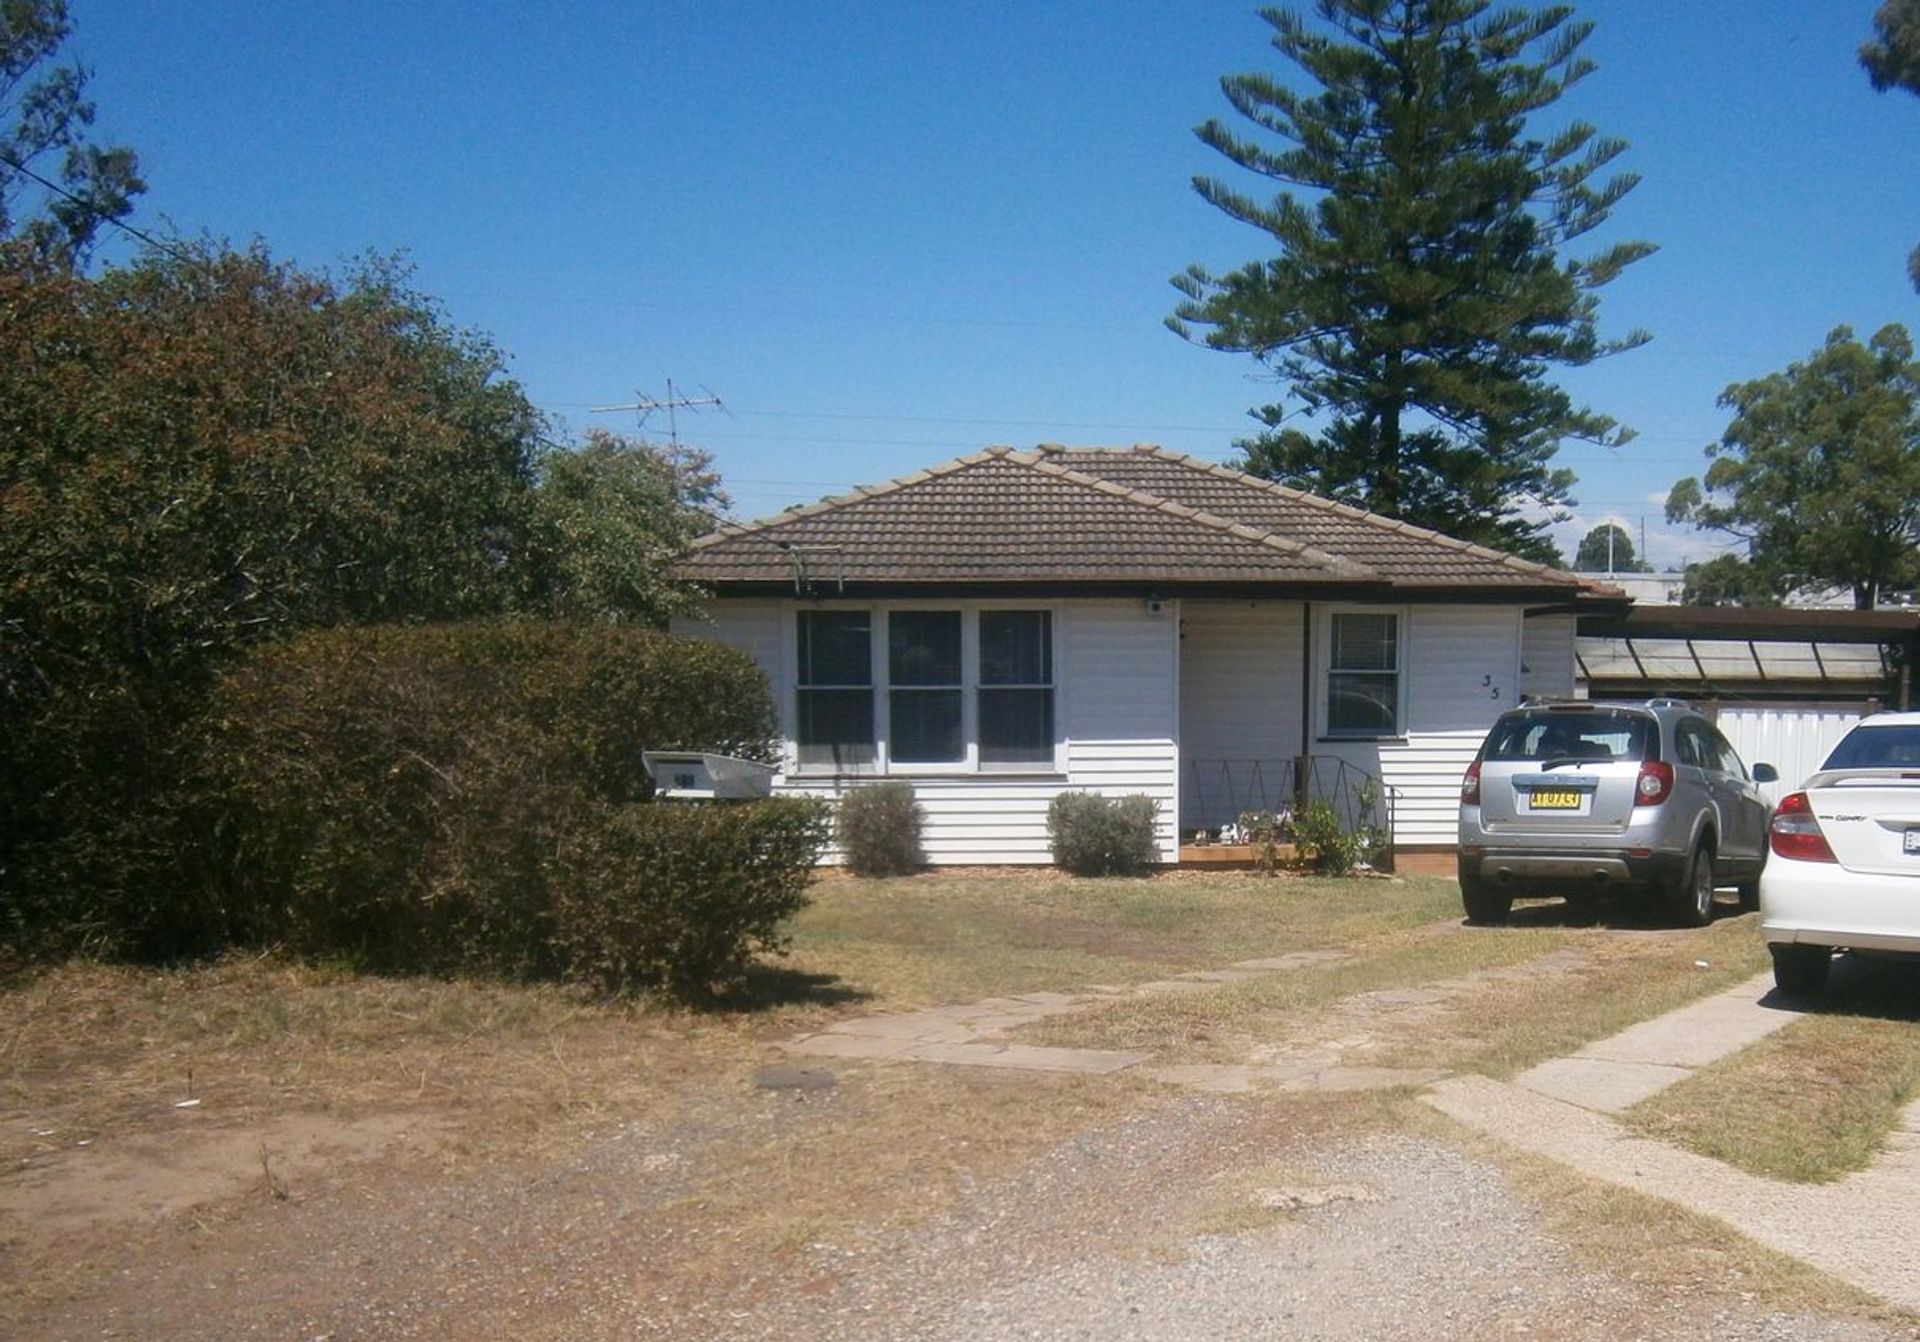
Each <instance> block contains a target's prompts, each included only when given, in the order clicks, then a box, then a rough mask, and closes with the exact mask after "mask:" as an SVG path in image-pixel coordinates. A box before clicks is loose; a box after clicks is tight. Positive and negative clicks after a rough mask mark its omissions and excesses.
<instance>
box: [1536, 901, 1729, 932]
mask: <svg viewBox="0 0 1920 1342" xmlns="http://www.w3.org/2000/svg"><path fill="white" fill-rule="evenodd" d="M1741 916H1743V914H1742V911H1741V909H1740V907H1739V906H1738V905H1737V904H1734V903H1733V902H1732V901H1731V900H1730V899H1722V900H1720V901H1719V902H1717V903H1716V904H1715V905H1714V909H1713V921H1714V922H1715V923H1719V922H1723V921H1725V920H1726V919H1729V918H1739V917H1741ZM1508 921H1509V922H1510V923H1511V924H1512V925H1513V926H1515V927H1601V928H1608V929H1611V930H1613V931H1616V932H1686V931H1692V930H1695V929H1692V928H1688V927H1687V926H1686V925H1685V924H1684V923H1682V922H1681V920H1680V913H1679V910H1678V909H1677V908H1676V907H1675V906H1674V905H1673V904H1672V903H1671V902H1669V901H1666V900H1661V899H1658V898H1655V897H1652V896H1647V895H1631V894H1630V895H1601V896H1588V897H1587V898H1586V899H1548V900H1543V901H1540V902H1538V903H1526V904H1516V905H1515V906H1514V909H1513V913H1512V915H1511V917H1510V918H1509V919H1508Z"/></svg>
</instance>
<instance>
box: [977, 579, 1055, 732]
mask: <svg viewBox="0 0 1920 1342" xmlns="http://www.w3.org/2000/svg"><path fill="white" fill-rule="evenodd" d="M980 762H981V763H982V764H1051V763H1052V762H1053V613H1052V612H1051V611H1044V610H989V611H982V612H981V613H980Z"/></svg>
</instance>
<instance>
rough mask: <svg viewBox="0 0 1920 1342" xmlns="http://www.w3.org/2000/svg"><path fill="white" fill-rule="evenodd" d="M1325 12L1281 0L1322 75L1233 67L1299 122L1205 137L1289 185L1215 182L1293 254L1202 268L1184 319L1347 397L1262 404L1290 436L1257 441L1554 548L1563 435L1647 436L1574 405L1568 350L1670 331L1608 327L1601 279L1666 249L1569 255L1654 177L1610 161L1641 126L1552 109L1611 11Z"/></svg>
mask: <svg viewBox="0 0 1920 1342" xmlns="http://www.w3.org/2000/svg"><path fill="white" fill-rule="evenodd" d="M1315 10H1316V12H1317V13H1318V15H1319V17H1320V19H1321V21H1322V24H1321V26H1320V27H1317V28H1316V27H1310V26H1309V25H1308V23H1307V22H1306V21H1304V20H1303V19H1302V18H1301V16H1300V15H1299V14H1298V13H1297V12H1295V11H1293V10H1287V9H1269V10H1264V11H1262V17H1263V18H1264V19H1265V20H1266V21H1267V23H1268V24H1270V25H1271V26H1272V28H1273V30H1274V36H1273V39H1272V43H1273V46H1274V47H1275V48H1276V49H1277V50H1278V51H1279V52H1280V54H1281V55H1282V56H1284V57H1285V58H1286V59H1287V60H1288V61H1289V62H1291V63H1292V64H1293V65H1294V66H1296V67H1298V69H1299V71H1300V72H1301V74H1302V75H1304V77H1305V80H1306V81H1307V83H1308V84H1309V85H1310V86H1311V88H1312V89H1313V90H1314V91H1312V92H1303V91H1301V90H1300V89H1299V88H1295V87H1290V86H1288V85H1287V84H1285V83H1283V82H1281V81H1280V80H1278V79H1276V78H1274V77H1272V76H1269V75H1267V74H1263V73H1254V74H1242V75H1233V76H1229V77H1227V78H1225V79H1223V80H1222V81H1221V84H1222V88H1223V89H1224V90H1225V93H1226V96H1227V100H1228V102H1230V103H1231V104H1232V105H1233V107H1234V110H1235V111H1237V112H1238V113H1240V115H1241V116H1243V117H1245V118H1246V119H1247V120H1248V121H1250V122H1252V123H1253V125H1254V126H1255V127H1257V128H1258V129H1259V130H1260V131H1261V132H1264V133H1265V135H1266V136H1271V137H1273V138H1275V139H1277V140H1278V141H1280V142H1281V143H1280V144H1278V145H1276V146H1274V147H1271V148H1270V147H1268V145H1267V144H1266V143H1263V142H1262V140H1261V139H1255V138H1243V137H1242V136H1240V135H1238V134H1236V133H1235V132H1234V131H1232V130H1230V129H1229V128H1228V127H1227V126H1225V125H1224V124H1222V123H1221V122H1219V121H1217V120H1216V121H1209V122H1207V123H1206V124H1204V125H1202V126H1201V127H1199V129H1198V132H1197V133H1198V135H1199V136H1200V139H1201V140H1202V141H1203V142H1205V143H1206V144H1208V145H1210V146H1211V147H1212V148H1214V149H1216V150H1218V151H1219V152H1220V153H1221V154H1223V155H1225V156H1226V157H1227V158H1228V159H1229V160H1231V161H1232V162H1233V163H1234V164H1236V165H1237V166H1239V167H1241V168H1244V169H1247V170H1248V171H1251V172H1253V173H1256V174H1258V175H1260V176H1261V177H1264V178H1267V179H1270V180H1272V181H1275V182H1278V183H1280V184H1281V185H1282V188H1283V189H1281V190H1280V191H1279V192H1278V193H1277V194H1276V195H1275V196H1274V197H1273V198H1272V199H1271V200H1259V199H1255V198H1254V197H1253V196H1251V195H1248V194H1245V193H1243V192H1242V191H1241V190H1240V189H1239V188H1238V187H1235V186H1232V185H1230V184H1228V183H1226V182H1223V181H1220V180H1217V179H1214V178H1210V177H1199V178H1196V179H1195V181H1194V185H1195V187H1196V189H1197V190H1198V191H1199V193H1200V194H1201V196H1202V197H1204V198H1205V199H1206V200H1207V201H1209V202H1210V203H1212V204H1213V205H1215V206H1217V207H1218V208H1219V209H1221V210H1222V211H1224V212H1225V213H1226V214H1227V215H1229V216H1230V217H1232V218H1234V219H1237V220H1240V221H1241V222H1243V223H1247V224H1250V225H1252V226H1254V227H1255V228H1258V229H1260V230H1262V231H1263V232H1265V233H1267V234H1269V235H1271V237H1272V238H1273V240H1274V241H1275V242H1276V243H1277V244H1278V247H1279V251H1278V254H1277V255H1275V256H1273V257H1271V258H1269V259H1261V260H1256V261H1253V262H1250V263H1248V264H1247V265H1245V266H1242V267H1241V268H1240V269H1238V270H1235V271H1232V272H1230V273H1228V274H1224V275H1217V274H1214V273H1212V272H1211V271H1209V270H1207V269H1205V268H1204V267H1201V266H1198V265H1195V266H1192V267H1190V268H1189V269H1188V270H1187V272H1186V273H1185V274H1184V275H1181V276H1179V277H1176V279H1175V280H1174V284H1175V286H1176V287H1177V288H1178V289H1179V290H1180V291H1181V292H1182V293H1183V294H1184V295H1186V298H1185V301H1184V302H1182V303H1180V304H1179V305H1178V306H1177V307H1176V309H1175V311H1174V314H1173V316H1172V317H1170V318H1169V319H1168V324H1169V325H1170V326H1171V327H1172V328H1173V329H1174V330H1175V331H1176V332H1178V333H1180V334H1181V335H1183V336H1187V337H1188V338H1190V339H1192V338H1199V339H1202V340H1203V341H1204V343H1205V344H1206V345H1207V346H1209V347H1210V348H1213V349H1221V350H1232V351H1239V352H1244V353H1251V354H1252V355H1254V356H1255V358H1257V359H1258V360H1259V361H1260V362H1261V363H1262V364H1263V365H1265V366H1266V367H1267V368H1269V369H1271V370H1272V371H1273V372H1274V373H1275V374H1276V375H1277V377H1278V379H1279V380H1280V381H1282V382H1284V383H1285V384H1287V386H1288V389H1289V391H1290V393H1291V397H1292V401H1293V402H1294V403H1295V405H1296V406H1297V407H1298V408H1299V409H1303V410H1304V411H1306V412H1307V413H1309V414H1318V415H1321V416H1324V419H1325V427H1324V428H1323V429H1322V430H1321V431H1320V432H1319V433H1318V434H1317V435H1309V434H1307V433H1305V432H1302V431H1300V430H1299V429H1295V428H1283V427H1282V426H1283V424H1284V422H1285V421H1286V420H1287V419H1288V418H1289V416H1290V414H1291V413H1292V412H1291V410H1290V409H1289V407H1288V406H1287V405H1285V404H1278V405H1268V406H1264V407H1261V408H1258V409H1256V410H1254V411H1253V412H1252V413H1253V415H1254V417H1255V418H1256V419H1258V420H1260V421H1261V423H1263V424H1264V425H1266V429H1267V431H1266V432H1264V433H1262V434H1260V435H1259V436H1258V437H1256V438H1254V439H1252V440H1250V441H1247V442H1243V443H1241V444H1240V447H1241V448H1242V450H1243V451H1244V452H1245V454H1246V460H1245V464H1246V466H1247V467H1248V468H1249V469H1251V470H1253V471H1254V472H1255V473H1257V474H1262V475H1265V476H1268V477H1270V478H1273V479H1278V480H1283V481H1286V482H1287V483H1289V484H1293V485H1297V486H1300V487H1303V488H1307V489H1312V490H1315V491H1317V492H1319V493H1322V494H1327V495H1331V496H1332V497H1335V498H1339V499H1342V500H1346V501H1349V502H1353V503H1357V504H1361V505H1363V506H1366V507H1368V508H1372V509H1374V510H1375V511H1378V512H1381V513H1384V514H1386V515H1388V516H1391V517H1400V518H1406V519H1408V520H1411V521H1414V522H1418V523H1420V524H1423V525H1426V526H1431V527H1435V528H1438V529H1440V530H1443V531H1448V532H1451V533H1453V534H1455V535H1460V536H1463V537H1466V538H1469V539H1472V540H1477V541H1483V542H1486V543H1488V544H1492V545H1497V546H1500V547H1502V548H1505V549H1508V550H1511V551H1513V552H1515V553H1518V554H1523V555H1536V556H1542V557H1544V556H1545V555H1546V554H1547V551H1548V546H1547V543H1546V539H1545V534H1544V533H1545V531H1546V529H1547V527H1548V526H1549V525H1551V524H1552V523H1553V522H1556V521H1560V520H1564V516H1565V514H1564V512H1563V511H1562V505H1564V504H1565V503H1566V502H1567V501H1568V490H1569V488H1570V487H1571V485H1572V482H1573V477H1572V475H1571V474H1570V473H1569V472H1567V471H1565V470H1556V469H1554V468H1553V467H1552V466H1551V464H1550V463H1551V461H1552V457H1553V454H1554V452H1555V450H1556V448H1557V446H1558V444H1559V442H1560V441H1561V440H1562V439H1564V438H1570V437H1571V438H1581V439H1588V440H1591V441H1595V442H1601V443H1606V444H1610V445H1611V444H1618V443H1622V442H1625V441H1626V440H1627V439H1628V438H1629V437H1630V436H1631V434H1630V432H1629V431H1627V430H1624V429H1622V428H1620V427H1619V426H1618V425H1616V424H1615V423H1614V421H1613V420H1611V419H1608V418H1606V417H1605V416H1603V415H1599V414H1596V413H1594V412H1592V411H1590V410H1587V409H1583V408H1580V407H1577V406H1575V405H1574V403H1573V402H1572V401H1571V400H1570V398H1569V397H1568V396H1567V394H1566V393H1565V392H1564V391H1562V390H1561V389H1560V388H1558V387H1557V386H1555V385H1554V384H1553V383H1552V382H1550V381H1549V380H1548V373H1549V370H1550V369H1551V368H1552V367H1553V366H1555V365H1581V364H1586V363H1589V362H1591V361H1592V360H1594V359H1597V358H1600V357H1602V356H1603V355H1607V354H1611V353H1615V352H1617V351H1620V350H1624V349H1629V348H1632V347H1634V346H1637V345H1639V344H1641V343H1643V342H1644V341H1645V340H1646V339H1647V336H1646V335H1645V334H1644V333H1643V332H1638V331H1636V332H1633V333H1632V334H1630V335H1628V336H1627V337H1625V338H1624V339H1622V340H1618V341H1605V340H1602V339H1601V338H1600V336H1599V334H1598V333H1597V330H1596V319H1597V312H1598V296H1597V291H1598V290H1599V289H1600V288H1601V287H1602V286H1604V285H1605V284H1607V283H1608V282H1609V281H1611V280H1612V279H1613V278H1614V277H1615V276H1616V275H1618V274H1619V273H1620V272H1621V271H1622V270H1623V269H1625V268H1626V267H1627V266H1628V265H1630V264H1632V263H1633V262H1634V261H1637V260H1639V259H1640V258H1642V257H1644V256H1646V255H1648V254H1649V253H1650V252H1651V251H1653V247H1652V246H1651V245H1650V244H1647V243H1641V242H1622V243H1616V244H1614V245H1612V246H1609V247H1605V248H1603V249H1601V250H1600V251H1599V252H1598V253H1597V254H1595V255H1593V256H1591V257H1588V258H1585V259H1576V258H1568V257H1563V256H1562V255H1561V253H1562V250H1563V249H1564V248H1565V247H1566V246H1567V245H1568V244H1570V243H1572V242H1574V241H1575V240H1576V239H1579V238H1581V237H1583V236H1584V235H1586V234H1588V233H1590V232H1591V231H1592V230H1594V229H1596V228H1598V227H1599V226H1600V225H1601V224H1602V223H1604V222H1605V221H1606V219H1607V217H1608V215H1609V213H1610V212H1611V211H1612V209H1613V207H1614V205H1615V204H1616V203H1618V201H1619V200H1620V198H1621V197H1622V196H1624V195H1626V193H1627V192H1628V191H1629V190H1631V189H1632V187H1633V186H1634V184H1635V182H1636V180H1637V178H1636V177H1634V176H1633V175H1632V174H1622V175H1619V176H1615V177H1612V178H1609V179H1607V180H1606V181H1605V182H1604V183H1601V182H1597V181H1596V174H1598V173H1599V172H1600V171H1601V170H1602V169H1603V168H1605V167H1606V165H1607V164H1609V163H1610V162H1612V161H1613V159H1615V158H1616V157H1617V156H1618V155H1619V154H1620V153H1621V152H1622V151H1624V149H1625V148H1626V145H1625V143H1624V142H1623V141H1620V140H1617V139H1612V138H1607V137H1602V136H1601V135H1600V134H1599V133H1598V132H1597V131H1596V130H1595V128H1594V127H1593V126H1591V125H1588V124H1587V123H1585V122H1582V121H1574V122H1572V123H1570V124H1568V125H1566V126H1565V127H1564V128H1562V129H1559V130H1555V131H1552V132H1548V133H1544V134H1542V133H1537V132H1533V131H1531V130H1530V128H1529V121H1530V118H1532V117H1533V115H1534V114H1536V113H1538V112H1540V111H1542V110H1543V109H1545V108H1547V107H1549V106H1550V105H1551V104H1553V103H1554V102H1555V101H1556V100H1557V99H1558V98H1559V97H1560V96H1561V95H1562V94H1563V93H1565V92H1566V91H1567V90H1568V89H1570V88H1571V87H1573V86H1574V85H1575V84H1577V83H1578V82H1579V81H1580V80H1582V79H1584V78H1585V77H1586V76H1587V75H1588V74H1589V73H1591V71H1592V70H1593V68H1594V66H1593V63H1592V62H1591V61H1589V60H1587V59H1586V58H1585V57H1583V56H1582V55H1581V54H1580V48H1581V45H1582V44H1583V43H1584V42H1585V40H1586V38H1587V35H1588V32H1589V31H1590V28H1591V25H1590V24H1586V23H1573V22H1569V15H1570V11H1569V10H1568V9H1567V8H1566V7H1565V6H1553V7H1550V8H1547V9H1543V10H1539V11H1529V10H1524V9H1518V8H1514V9H1499V10H1494V9H1492V8H1491V5H1490V3H1489V0H1317V3H1316V5H1315ZM1285 188H1295V189H1297V190H1298V191H1299V192H1300V193H1301V194H1295V191H1294V190H1289V189H1285ZM1202 328H1204V332H1205V333H1204V336H1198V337H1196V332H1197V331H1198V330H1200V329H1202Z"/></svg>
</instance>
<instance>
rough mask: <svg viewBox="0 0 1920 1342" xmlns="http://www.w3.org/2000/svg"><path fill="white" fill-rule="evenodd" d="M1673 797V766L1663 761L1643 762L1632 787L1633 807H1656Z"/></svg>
mask: <svg viewBox="0 0 1920 1342" xmlns="http://www.w3.org/2000/svg"><path fill="white" fill-rule="evenodd" d="M1672 795H1673V766H1672V765H1671V764H1668V763H1667V762H1666V761H1665V760H1645V761H1642V763H1641V765H1640V777H1639V779H1638V780H1637V781H1635V783H1634V785H1633V804H1634V805H1635V806H1658V805H1659V804H1660V803H1661V802H1663V801H1665V800H1666V799H1667V798H1668V797H1671V796H1672Z"/></svg>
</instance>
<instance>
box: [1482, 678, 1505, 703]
mask: <svg viewBox="0 0 1920 1342" xmlns="http://www.w3.org/2000/svg"><path fill="white" fill-rule="evenodd" d="M1480 683H1481V684H1482V685H1484V686H1485V687H1486V690H1487V698H1489V699H1498V698H1499V697H1500V687H1499V686H1498V685H1496V684H1494V683H1493V677H1492V676H1482V677H1480Z"/></svg>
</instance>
